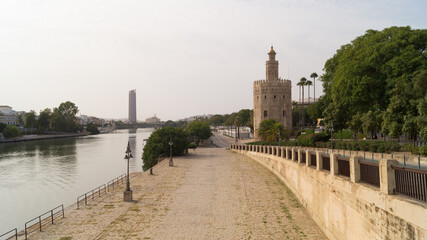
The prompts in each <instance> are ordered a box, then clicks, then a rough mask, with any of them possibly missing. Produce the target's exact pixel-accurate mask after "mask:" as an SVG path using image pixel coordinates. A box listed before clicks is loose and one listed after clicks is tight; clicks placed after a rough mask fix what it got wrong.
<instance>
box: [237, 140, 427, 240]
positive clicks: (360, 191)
mask: <svg viewBox="0 0 427 240" xmlns="http://www.w3.org/2000/svg"><path fill="white" fill-rule="evenodd" d="M230 148H231V150H233V151H236V152H239V153H242V154H244V155H246V156H248V157H250V158H252V159H253V160H255V161H257V162H258V163H260V164H262V165H264V166H265V167H267V168H268V169H269V170H270V171H272V172H273V173H274V174H276V175H277V176H278V177H279V178H280V179H281V180H282V181H283V182H284V183H285V184H286V185H287V187H288V188H289V189H290V190H291V191H292V192H293V193H294V194H295V196H296V197H297V199H298V200H299V202H300V203H301V204H302V205H303V206H304V207H305V208H306V210H307V212H308V213H309V214H310V215H311V217H312V218H313V220H314V221H315V222H316V223H317V224H318V225H319V226H320V228H321V229H322V230H323V231H324V232H325V234H326V235H327V236H328V238H330V239H427V230H426V229H427V221H425V217H426V216H427V203H426V202H423V201H418V200H415V199H411V198H409V197H407V196H403V195H401V194H396V178H395V174H396V173H395V169H394V168H393V167H392V166H393V165H395V166H398V164H399V162H398V161H396V160H393V159H387V158H378V161H375V162H374V161H369V160H366V159H365V158H364V157H363V156H360V155H358V154H352V155H349V154H346V155H345V152H344V151H342V150H341V152H338V151H330V150H328V149H318V148H307V147H295V146H292V147H291V146H260V145H235V144H233V145H231V147H230ZM347 153H349V151H347ZM372 155H373V154H372ZM378 156H382V155H376V157H378ZM367 168H370V171H367V170H366V169H367Z"/></svg>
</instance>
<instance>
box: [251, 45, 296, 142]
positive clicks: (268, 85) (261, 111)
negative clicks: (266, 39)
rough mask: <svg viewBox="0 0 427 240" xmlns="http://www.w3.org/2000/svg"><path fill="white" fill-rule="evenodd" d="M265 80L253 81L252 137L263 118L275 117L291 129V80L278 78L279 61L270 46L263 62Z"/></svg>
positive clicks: (256, 134)
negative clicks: (266, 59)
mask: <svg viewBox="0 0 427 240" xmlns="http://www.w3.org/2000/svg"><path fill="white" fill-rule="evenodd" d="M265 70H266V80H258V81H255V82H254V134H255V135H254V137H255V138H259V137H258V128H259V124H260V123H261V122H262V121H263V120H265V119H276V120H277V121H278V122H280V123H282V124H283V125H284V126H285V127H286V128H287V129H289V130H292V93H291V81H290V80H285V79H281V78H279V62H278V61H276V52H275V51H274V50H273V46H271V50H270V52H269V53H268V61H266V62H265Z"/></svg>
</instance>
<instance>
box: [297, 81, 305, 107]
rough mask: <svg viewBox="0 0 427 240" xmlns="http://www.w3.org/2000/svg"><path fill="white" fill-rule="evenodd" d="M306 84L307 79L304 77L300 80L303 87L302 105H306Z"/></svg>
mask: <svg viewBox="0 0 427 240" xmlns="http://www.w3.org/2000/svg"><path fill="white" fill-rule="evenodd" d="M306 82H307V78H305V77H302V78H301V79H300V80H299V83H300V84H301V87H302V105H304V86H305V83H306Z"/></svg>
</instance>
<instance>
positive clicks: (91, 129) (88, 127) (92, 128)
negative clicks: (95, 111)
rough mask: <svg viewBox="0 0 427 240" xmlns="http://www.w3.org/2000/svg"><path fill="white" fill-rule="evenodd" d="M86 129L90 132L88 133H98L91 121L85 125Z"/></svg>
mask: <svg viewBox="0 0 427 240" xmlns="http://www.w3.org/2000/svg"><path fill="white" fill-rule="evenodd" d="M86 130H87V131H88V132H90V134H91V135H95V134H99V130H98V127H97V126H96V125H95V124H93V123H89V124H88V125H87V126H86Z"/></svg>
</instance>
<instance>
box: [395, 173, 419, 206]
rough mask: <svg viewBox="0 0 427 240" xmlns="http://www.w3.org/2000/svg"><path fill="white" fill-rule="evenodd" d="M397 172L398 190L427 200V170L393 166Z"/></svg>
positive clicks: (409, 195)
mask: <svg viewBox="0 0 427 240" xmlns="http://www.w3.org/2000/svg"><path fill="white" fill-rule="evenodd" d="M391 168H392V169H394V172H395V175H394V176H395V181H396V192H397V193H400V194H403V195H406V196H408V197H411V198H415V199H418V200H421V201H424V202H427V170H423V169H414V168H405V167H397V166H391Z"/></svg>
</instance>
